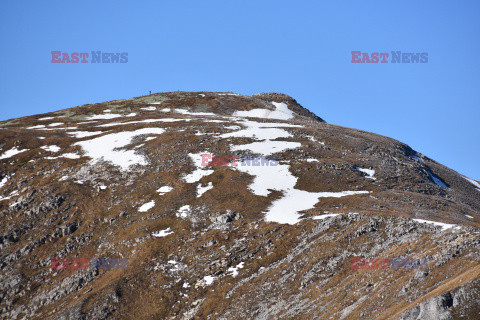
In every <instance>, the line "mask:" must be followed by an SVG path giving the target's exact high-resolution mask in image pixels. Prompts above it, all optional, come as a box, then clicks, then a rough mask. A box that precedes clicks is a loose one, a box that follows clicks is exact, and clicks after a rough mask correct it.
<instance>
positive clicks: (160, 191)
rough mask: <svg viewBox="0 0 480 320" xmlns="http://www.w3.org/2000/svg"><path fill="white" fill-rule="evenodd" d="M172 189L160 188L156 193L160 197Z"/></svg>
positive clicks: (168, 187) (167, 187)
mask: <svg viewBox="0 0 480 320" xmlns="http://www.w3.org/2000/svg"><path fill="white" fill-rule="evenodd" d="M172 190H173V188H172V187H170V186H163V187H161V188H160V189H158V190H157V192H158V193H159V194H160V195H164V194H165V193H168V192H170V191H172Z"/></svg>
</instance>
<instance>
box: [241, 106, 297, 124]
mask: <svg viewBox="0 0 480 320" xmlns="http://www.w3.org/2000/svg"><path fill="white" fill-rule="evenodd" d="M272 103H273V105H274V106H275V110H274V111H272V110H268V109H252V110H248V111H235V112H234V113H233V116H236V117H252V118H264V119H278V120H288V119H291V118H293V116H294V113H293V111H291V110H290V109H288V107H287V105H286V104H285V103H284V102H280V103H277V102H272Z"/></svg>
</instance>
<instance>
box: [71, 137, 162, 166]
mask: <svg viewBox="0 0 480 320" xmlns="http://www.w3.org/2000/svg"><path fill="white" fill-rule="evenodd" d="M164 132H165V130H164V129H161V128H144V129H138V130H135V131H124V132H118V133H112V134H108V135H104V136H101V137H98V138H94V139H92V140H86V141H80V142H77V143H75V145H79V146H81V147H82V149H83V150H84V151H85V155H86V156H88V157H90V158H92V162H93V163H95V162H98V161H101V160H103V161H109V162H111V163H113V164H114V165H116V166H119V167H120V168H121V169H123V170H127V169H128V168H129V167H130V166H132V165H136V164H138V165H146V164H147V161H146V159H145V158H144V157H143V156H141V155H138V154H136V153H135V151H133V150H119V149H120V148H124V147H126V146H127V145H128V144H130V143H131V141H132V140H133V138H135V137H137V136H139V135H150V134H162V133H164Z"/></svg>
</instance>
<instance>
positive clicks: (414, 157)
mask: <svg viewBox="0 0 480 320" xmlns="http://www.w3.org/2000/svg"><path fill="white" fill-rule="evenodd" d="M412 158H413V159H415V160H418V161H420V162H425V161H423V159H422V158H419V157H417V156H412Z"/></svg>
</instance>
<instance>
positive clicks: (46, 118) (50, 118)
mask: <svg viewBox="0 0 480 320" xmlns="http://www.w3.org/2000/svg"><path fill="white" fill-rule="evenodd" d="M52 119H55V117H45V118H40V119H38V120H40V121H45V120H52Z"/></svg>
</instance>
